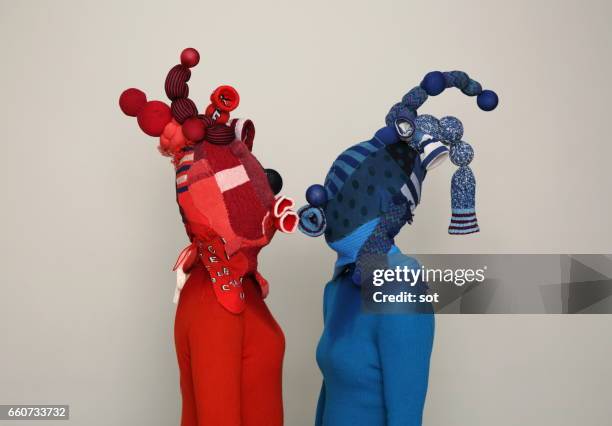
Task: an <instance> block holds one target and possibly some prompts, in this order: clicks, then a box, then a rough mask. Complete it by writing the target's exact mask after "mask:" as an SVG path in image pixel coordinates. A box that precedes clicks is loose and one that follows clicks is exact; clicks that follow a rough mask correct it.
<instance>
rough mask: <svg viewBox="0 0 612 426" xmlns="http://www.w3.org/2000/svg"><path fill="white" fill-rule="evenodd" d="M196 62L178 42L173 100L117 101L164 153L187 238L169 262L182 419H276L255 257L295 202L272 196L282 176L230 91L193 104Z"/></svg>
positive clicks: (277, 380) (275, 375) (276, 375)
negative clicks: (260, 153)
mask: <svg viewBox="0 0 612 426" xmlns="http://www.w3.org/2000/svg"><path fill="white" fill-rule="evenodd" d="M198 62H199V54H198V52H197V51H196V50H195V49H185V50H184V51H183V53H182V54H181V64H179V65H176V66H175V67H173V68H172V69H171V70H170V72H169V73H168V76H167V78H166V84H165V89H166V94H167V95H168V97H169V98H170V100H171V101H172V103H171V105H170V106H168V105H167V104H165V103H163V102H160V101H150V102H147V99H146V96H145V94H144V93H143V92H141V91H140V90H138V89H128V90H126V91H124V92H123V93H122V95H121V97H120V99H119V105H120V107H121V109H122V111H123V112H124V113H126V114H127V115H130V116H135V117H136V118H137V120H138V125H139V126H140V128H141V129H142V130H143V131H144V132H145V133H146V134H148V135H151V136H158V137H159V140H160V144H159V147H158V149H159V151H160V152H161V153H162V154H163V155H166V156H169V157H171V158H172V163H173V164H174V167H175V172H176V198H177V202H178V205H179V210H180V213H181V216H182V219H183V223H184V224H185V229H186V231H187V235H188V236H189V240H190V244H189V245H188V246H187V247H186V248H185V249H184V250H183V251H182V252H181V254H180V255H179V258H178V260H177V262H176V264H175V268H174V269H175V270H176V272H177V288H176V293H175V301H177V302H178V307H177V312H176V319H175V327H174V331H175V345H176V352H177V358H178V364H179V370H180V383H181V393H182V396H183V407H182V420H181V425H182V426H203V425H206V426H281V425H282V424H283V405H282V362H283V355H284V350H285V340H284V336H283V332H282V330H281V329H280V327H279V326H278V324H277V323H276V321H275V320H274V318H273V317H272V314H271V313H270V311H269V310H268V308H267V306H266V304H265V302H264V300H263V299H264V298H265V297H266V296H267V294H268V283H267V281H266V280H265V279H264V278H263V277H262V276H261V275H260V274H259V272H257V255H258V253H259V251H260V250H261V248H262V247H264V246H265V245H267V244H268V243H269V242H270V240H271V239H272V237H273V235H274V233H275V232H276V231H277V230H280V231H282V232H293V231H295V228H296V227H297V215H296V214H295V213H294V212H293V210H292V209H293V207H294V203H293V201H292V200H291V199H289V198H286V197H282V196H281V197H279V196H276V194H278V193H279V192H280V189H281V187H282V179H281V178H280V175H279V174H278V173H277V172H275V171H274V170H271V169H264V168H263V167H262V166H261V165H260V163H259V161H258V160H257V159H256V158H255V156H254V155H253V154H252V152H251V150H252V148H253V140H254V137H255V128H254V126H253V123H252V122H251V121H250V120H239V119H233V120H232V119H230V112H231V111H233V110H234V109H235V108H236V107H237V106H238V104H239V101H240V97H239V95H238V92H236V90H235V89H233V88H232V87H231V86H221V87H219V88H217V89H216V90H215V91H214V92H213V94H212V95H211V97H210V100H211V103H210V105H208V106H207V107H206V108H205V112H204V114H199V113H198V110H197V107H196V106H195V103H194V102H193V101H192V100H191V99H189V97H188V96H189V88H188V87H187V81H188V80H189V78H190V76H191V70H190V68H192V67H194V66H195V65H197V63H198Z"/></svg>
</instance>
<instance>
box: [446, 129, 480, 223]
mask: <svg viewBox="0 0 612 426" xmlns="http://www.w3.org/2000/svg"><path fill="white" fill-rule="evenodd" d="M473 158H474V150H473V149H472V147H471V146H470V145H469V144H468V143H466V142H463V141H459V142H454V143H452V144H451V148H450V159H451V161H452V162H453V164H454V165H456V166H458V167H459V169H458V170H457V171H456V172H455V173H454V174H453V177H452V179H451V211H452V216H451V221H450V225H449V227H448V233H449V234H472V233H474V232H478V231H480V228H479V227H478V220H477V219H476V178H475V177H474V173H473V172H472V169H471V168H470V167H469V164H470V163H471V162H472V159H473Z"/></svg>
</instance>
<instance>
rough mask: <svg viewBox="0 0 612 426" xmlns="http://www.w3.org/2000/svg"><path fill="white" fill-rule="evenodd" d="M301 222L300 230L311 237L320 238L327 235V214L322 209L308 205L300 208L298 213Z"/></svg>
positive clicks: (299, 223)
mask: <svg viewBox="0 0 612 426" xmlns="http://www.w3.org/2000/svg"><path fill="white" fill-rule="evenodd" d="M297 214H298V217H299V218H300V221H299V222H298V228H299V229H300V231H302V232H303V233H304V234H306V235H308V236H309V237H318V236H319V235H323V234H324V233H325V229H326V228H327V220H326V219H325V212H324V211H323V209H322V208H320V207H313V206H309V205H306V206H304V207H302V208H300V209H299V210H298V212H297Z"/></svg>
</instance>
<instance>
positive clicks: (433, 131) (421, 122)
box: [414, 114, 441, 138]
mask: <svg viewBox="0 0 612 426" xmlns="http://www.w3.org/2000/svg"><path fill="white" fill-rule="evenodd" d="M414 124H415V126H416V128H417V130H419V131H420V132H422V133H425V134H427V135H429V136H432V137H434V138H440V136H441V129H440V122H439V121H438V119H437V118H436V117H434V116H433V115H429V114H423V115H419V116H418V117H417V118H415V120H414Z"/></svg>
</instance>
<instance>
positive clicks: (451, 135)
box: [440, 116, 463, 142]
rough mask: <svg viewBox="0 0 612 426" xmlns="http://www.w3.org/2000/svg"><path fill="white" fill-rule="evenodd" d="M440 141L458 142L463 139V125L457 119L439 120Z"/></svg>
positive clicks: (443, 118)
mask: <svg viewBox="0 0 612 426" xmlns="http://www.w3.org/2000/svg"><path fill="white" fill-rule="evenodd" d="M440 130H441V135H440V136H442V139H443V140H444V141H447V142H456V141H460V140H461V138H462V137H463V124H461V121H460V120H459V119H458V118H457V117H451V116H448V117H442V118H441V119H440Z"/></svg>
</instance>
